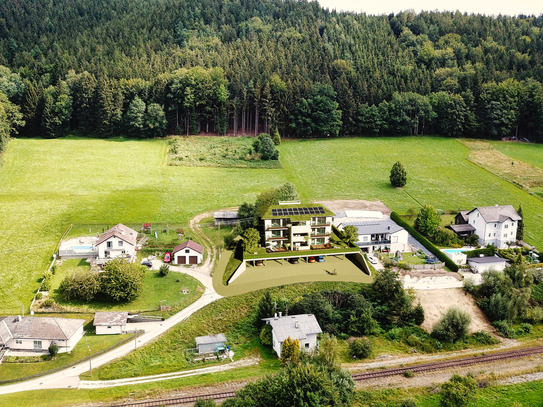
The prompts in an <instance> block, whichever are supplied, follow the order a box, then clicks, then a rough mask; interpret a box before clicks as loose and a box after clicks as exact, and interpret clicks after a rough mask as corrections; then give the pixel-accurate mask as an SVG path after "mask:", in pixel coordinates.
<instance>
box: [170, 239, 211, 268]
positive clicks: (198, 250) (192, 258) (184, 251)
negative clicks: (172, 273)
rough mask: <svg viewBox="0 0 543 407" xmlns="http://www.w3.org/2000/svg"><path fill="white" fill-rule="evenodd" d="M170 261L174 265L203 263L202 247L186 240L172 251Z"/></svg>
mask: <svg viewBox="0 0 543 407" xmlns="http://www.w3.org/2000/svg"><path fill="white" fill-rule="evenodd" d="M172 261H173V262H174V263H176V264H200V263H201V262H203V261H204V246H202V245H201V244H198V243H196V242H193V241H192V240H187V241H186V242H183V243H181V244H180V245H178V246H175V248H174V249H173V251H172Z"/></svg>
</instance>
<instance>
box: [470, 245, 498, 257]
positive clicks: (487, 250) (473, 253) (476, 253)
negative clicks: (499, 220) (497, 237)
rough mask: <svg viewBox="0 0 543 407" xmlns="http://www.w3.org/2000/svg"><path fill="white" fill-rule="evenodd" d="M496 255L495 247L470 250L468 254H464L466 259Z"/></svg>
mask: <svg viewBox="0 0 543 407" xmlns="http://www.w3.org/2000/svg"><path fill="white" fill-rule="evenodd" d="M495 253H496V247H495V246H489V247H485V248H484V249H475V250H470V251H469V252H464V254H465V255H466V256H468V257H479V255H481V254H482V255H484V256H494V254H495Z"/></svg>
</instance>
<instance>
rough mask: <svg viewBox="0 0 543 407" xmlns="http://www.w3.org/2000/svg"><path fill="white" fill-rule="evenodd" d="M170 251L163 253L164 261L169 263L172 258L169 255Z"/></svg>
mask: <svg viewBox="0 0 543 407" xmlns="http://www.w3.org/2000/svg"><path fill="white" fill-rule="evenodd" d="M171 256H172V255H171V253H170V252H167V253H166V254H165V255H164V263H169V262H170V261H171V260H172V257H171Z"/></svg>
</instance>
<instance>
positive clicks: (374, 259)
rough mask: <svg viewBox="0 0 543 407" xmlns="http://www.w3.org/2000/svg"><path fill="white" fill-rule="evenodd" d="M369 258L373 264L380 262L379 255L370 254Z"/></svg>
mask: <svg viewBox="0 0 543 407" xmlns="http://www.w3.org/2000/svg"><path fill="white" fill-rule="evenodd" d="M368 260H369V262H370V263H371V264H377V263H379V260H377V257H375V256H368Z"/></svg>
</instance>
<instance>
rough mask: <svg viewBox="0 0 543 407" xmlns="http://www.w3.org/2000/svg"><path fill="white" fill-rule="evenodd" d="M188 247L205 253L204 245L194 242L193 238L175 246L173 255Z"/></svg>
mask: <svg viewBox="0 0 543 407" xmlns="http://www.w3.org/2000/svg"><path fill="white" fill-rule="evenodd" d="M186 247H188V248H189V249H192V250H194V251H197V252H198V253H200V254H204V246H202V245H201V244H198V243H196V242H193V241H192V240H187V241H186V242H183V243H181V244H180V245H178V246H175V248H174V249H173V251H172V255H173V254H175V253H177V252H178V251H179V250H183V249H184V248H186Z"/></svg>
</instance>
